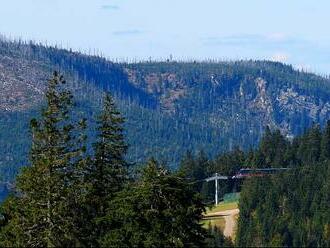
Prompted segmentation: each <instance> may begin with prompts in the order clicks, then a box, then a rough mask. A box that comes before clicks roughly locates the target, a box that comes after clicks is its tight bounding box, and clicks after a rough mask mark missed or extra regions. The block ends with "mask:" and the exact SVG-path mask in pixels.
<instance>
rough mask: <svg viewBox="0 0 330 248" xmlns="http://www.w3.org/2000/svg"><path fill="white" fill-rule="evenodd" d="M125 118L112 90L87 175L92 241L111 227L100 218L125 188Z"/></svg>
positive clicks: (100, 123) (98, 122) (103, 113)
mask: <svg viewBox="0 0 330 248" xmlns="http://www.w3.org/2000/svg"><path fill="white" fill-rule="evenodd" d="M123 123H124V118H123V117H122V116H121V115H120V112H119V111H118V110H117V108H116V106H115V103H114V100H113V98H112V97H111V95H110V94H109V93H107V94H106V96H105V98H104V106H103V110H102V113H101V114H100V116H99V117H98V121H97V124H98V127H97V142H96V143H95V144H94V152H95V154H94V159H93V162H92V163H91V166H90V168H89V171H88V174H87V176H86V181H87V183H88V184H89V192H88V196H87V198H88V200H87V201H88V205H89V207H90V209H89V212H90V219H91V221H92V223H91V226H90V228H91V230H90V232H89V234H90V235H91V242H92V244H95V243H96V239H97V238H98V237H99V236H100V235H102V234H104V233H105V231H106V230H107V229H109V228H111V227H109V226H104V225H102V224H101V223H100V222H98V221H97V220H98V219H99V218H102V217H104V216H105V213H106V210H107V208H108V202H109V201H110V200H111V199H112V198H113V197H114V194H115V193H117V192H118V191H120V190H121V189H122V188H123V185H124V183H125V181H126V180H127V163H126V161H125V155H126V151H127V145H126V143H125V140H124V134H123V131H124V130H123Z"/></svg>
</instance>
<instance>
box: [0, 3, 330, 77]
mask: <svg viewBox="0 0 330 248" xmlns="http://www.w3.org/2000/svg"><path fill="white" fill-rule="evenodd" d="M329 10H330V1H329V0H317V1H315V0H313V1H312V0H2V1H1V8H0V33H1V34H3V35H5V36H8V37H12V38H18V37H21V38H22V39H33V40H35V41H42V42H46V41H47V43H48V44H60V45H62V46H63V47H64V48H68V47H70V48H73V49H75V50H81V51H84V52H87V53H94V52H97V53H102V54H103V55H105V56H107V57H109V58H111V59H120V60H122V59H125V60H126V59H128V60H139V59H148V58H149V57H151V58H153V59H165V58H168V57H169V56H170V55H171V54H172V55H173V58H175V59H180V60H181V59H200V60H201V59H208V58H212V59H222V60H224V59H241V58H243V59H250V58H252V59H270V60H277V61H282V62H285V63H290V64H294V65H295V66H296V67H299V68H301V67H303V68H305V69H308V70H310V71H313V72H318V73H326V74H330V29H329V27H328V25H329V23H330V15H329Z"/></svg>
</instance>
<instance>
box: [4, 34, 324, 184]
mask: <svg viewBox="0 0 330 248" xmlns="http://www.w3.org/2000/svg"><path fill="white" fill-rule="evenodd" d="M0 64H1V71H2V72H3V73H2V74H1V75H0V87H1V91H0V171H1V174H2V177H3V180H2V181H4V182H5V183H7V182H9V183H12V182H13V179H14V178H15V176H16V175H17V173H18V172H19V170H20V168H22V167H23V166H25V165H27V164H29V162H28V160H27V159H26V158H27V157H28V152H29V147H30V145H31V142H30V140H31V137H30V133H29V128H28V123H29V120H30V119H31V118H36V117H38V115H39V114H38V113H39V108H40V106H42V105H44V104H45V102H44V100H43V99H44V93H45V90H46V84H45V83H44V82H45V81H46V79H47V78H48V76H49V74H50V73H51V72H52V71H53V70H54V69H58V70H59V71H61V72H62V73H63V74H64V75H65V76H66V78H67V79H68V80H70V81H71V82H72V84H70V85H69V86H68V87H69V88H70V90H71V91H72V92H73V93H74V94H75V96H76V101H75V104H76V106H75V107H76V108H79V111H76V115H77V116H75V118H76V119H79V118H80V115H82V114H84V115H85V116H86V119H87V120H86V121H87V122H88V128H87V130H86V132H87V133H89V134H90V136H92V137H94V136H95V133H94V131H93V130H94V129H95V127H96V125H97V124H96V121H95V120H96V116H97V115H98V113H99V110H100V109H101V106H102V95H103V92H104V91H111V93H112V95H113V98H114V100H115V102H116V104H117V106H118V108H119V110H120V111H121V112H122V114H123V116H124V117H125V118H126V122H125V124H124V127H125V132H126V133H125V135H126V141H127V143H129V144H130V145H129V147H128V151H127V154H126V157H127V159H128V161H129V162H131V163H144V162H146V161H147V160H148V158H149V157H151V156H154V157H155V158H157V160H160V161H162V162H166V163H167V164H168V165H169V166H170V167H171V168H177V166H178V164H179V161H180V160H181V156H182V154H184V153H185V152H186V151H187V150H191V151H192V153H197V152H198V151H200V150H203V151H204V153H205V154H206V155H207V157H212V158H214V157H215V156H216V155H217V154H219V153H221V152H225V151H233V152H234V150H235V149H234V148H235V147H236V146H238V147H239V148H240V149H241V150H243V151H247V150H249V149H250V148H252V147H255V146H256V145H257V144H258V142H259V141H260V138H261V137H262V135H263V133H264V131H265V127H266V126H270V127H271V128H273V129H279V130H280V131H281V133H282V134H283V135H284V136H286V137H289V138H292V137H294V136H295V135H299V134H303V133H304V130H305V129H306V128H309V127H311V126H312V124H313V122H315V123H318V124H320V126H321V127H324V126H325V124H326V121H327V120H328V119H329V118H330V102H329V101H328V99H329V98H330V88H329V85H330V84H329V79H328V78H327V77H321V76H318V75H315V74H312V73H307V72H303V71H297V70H295V69H294V68H293V67H292V66H289V65H284V64H282V63H278V62H269V61H252V60H251V61H236V62H235V61H232V62H230V61H229V62H225V61H222V62H221V61H211V60H210V61H204V62H201V61H190V62H179V61H171V60H168V61H164V62H154V61H147V62H139V63H113V62H111V61H109V60H107V59H105V58H103V57H101V56H88V55H85V54H82V53H79V52H74V51H70V50H65V49H60V48H56V47H47V46H43V45H41V44H35V43H33V42H22V41H8V40H4V39H2V40H1V41H0ZM12 134H15V135H12ZM91 146H92V144H91V143H88V144H87V149H89V150H90V149H91ZM2 188H3V187H2ZM4 191H6V189H5V188H4Z"/></svg>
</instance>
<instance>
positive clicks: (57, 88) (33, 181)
mask: <svg viewBox="0 0 330 248" xmlns="http://www.w3.org/2000/svg"><path fill="white" fill-rule="evenodd" d="M46 98H47V106H46V108H45V109H43V111H42V116H41V118H40V119H39V120H37V119H33V120H32V121H31V132H32V148H31V152H30V161H31V166H29V167H26V168H24V169H23V170H22V173H21V174H20V175H19V176H18V178H17V190H18V192H19V193H18V195H17V196H14V197H12V198H10V199H9V200H8V201H9V203H8V204H7V206H10V207H7V208H6V209H9V210H10V212H9V213H7V215H8V216H9V219H8V223H7V226H6V227H5V228H4V229H2V230H1V236H2V237H4V238H5V240H4V242H7V243H5V244H6V245H13V246H47V247H54V246H69V245H71V246H77V245H79V239H78V238H77V236H76V234H77V233H78V232H79V231H78V230H77V228H78V227H77V226H75V221H74V219H75V216H74V215H75V213H74V211H72V209H71V206H72V205H75V206H77V199H75V195H74V194H72V192H73V191H74V189H73V187H74V185H75V184H74V174H75V171H76V167H77V161H78V160H79V157H80V156H81V154H82V152H83V150H84V149H81V148H80V147H78V148H77V140H76V137H75V134H74V131H75V126H74V123H73V121H72V120H71V118H70V117H71V116H70V109H71V106H72V95H71V93H70V91H68V90H66V89H65V80H64V79H63V76H60V75H59V74H58V73H57V72H55V73H54V76H53V78H52V79H51V80H49V82H48V89H47V92H46Z"/></svg>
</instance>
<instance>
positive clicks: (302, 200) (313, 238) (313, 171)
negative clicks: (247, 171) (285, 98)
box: [236, 126, 330, 247]
mask: <svg viewBox="0 0 330 248" xmlns="http://www.w3.org/2000/svg"><path fill="white" fill-rule="evenodd" d="M328 132H329V130H328V127H326V128H325V130H324V131H323V132H321V130H320V127H319V126H314V127H312V128H311V129H310V130H308V131H307V132H306V133H305V134H304V135H303V136H301V137H298V138H296V139H295V140H293V142H292V143H287V145H286V154H285V161H286V164H287V166H290V167H291V170H289V171H286V172H285V173H282V174H279V175H276V176H275V175H274V176H271V177H264V178H252V179H250V180H247V181H246V182H245V183H244V185H243V187H242V188H243V191H242V192H241V199H240V203H239V206H240V217H239V222H238V233H237V240H236V244H237V245H238V246H273V247H278V246H289V247H292V246H293V247H329V245H330V235H329V225H330V216H329V213H330V212H329V206H330V205H329V204H330V198H329V197H330V193H329V192H330V191H329V170H330V164H329V162H328V160H327V155H326V154H327V144H328V142H329V134H328ZM266 136H268V137H271V136H272V132H270V131H269V132H268V133H267V134H266ZM276 140H278V139H276V135H275V136H273V137H272V138H269V139H265V138H264V139H263V141H264V142H262V143H261V147H260V148H259V150H257V152H256V153H257V156H259V154H260V149H261V148H262V147H272V146H273V145H272V144H274V143H275V144H276V143H277V141H276ZM280 140H281V139H280ZM265 141H267V142H265ZM262 154H263V155H264V158H267V157H270V158H271V157H272V154H273V151H272V150H268V151H266V152H264V153H262ZM270 161H272V160H270ZM273 165H274V166H275V165H276V164H273Z"/></svg>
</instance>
